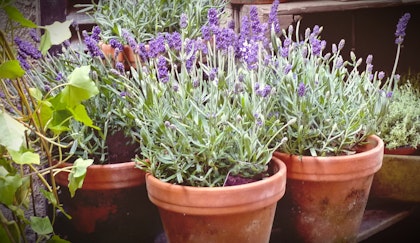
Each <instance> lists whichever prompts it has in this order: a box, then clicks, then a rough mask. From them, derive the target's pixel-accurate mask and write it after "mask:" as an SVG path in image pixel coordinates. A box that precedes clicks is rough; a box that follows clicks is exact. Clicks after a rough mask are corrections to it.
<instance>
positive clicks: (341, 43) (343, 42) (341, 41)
mask: <svg viewBox="0 0 420 243" xmlns="http://www.w3.org/2000/svg"><path fill="white" fill-rule="evenodd" d="M345 44H346V41H345V40H344V39H341V40H340V42H339V43H338V50H342V49H343V48H344V45H345Z"/></svg>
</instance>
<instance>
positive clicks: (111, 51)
mask: <svg viewBox="0 0 420 243" xmlns="http://www.w3.org/2000/svg"><path fill="white" fill-rule="evenodd" d="M99 46H100V47H101V50H102V52H103V54H104V55H105V56H106V57H108V58H110V59H111V60H114V58H115V57H114V56H115V48H112V47H111V45H110V44H104V43H100V44H99ZM117 61H119V62H122V63H123V64H124V68H125V70H130V67H131V66H132V67H134V68H136V54H134V51H133V49H132V48H131V47H130V46H129V45H124V51H122V52H120V53H119V54H118V56H117Z"/></svg>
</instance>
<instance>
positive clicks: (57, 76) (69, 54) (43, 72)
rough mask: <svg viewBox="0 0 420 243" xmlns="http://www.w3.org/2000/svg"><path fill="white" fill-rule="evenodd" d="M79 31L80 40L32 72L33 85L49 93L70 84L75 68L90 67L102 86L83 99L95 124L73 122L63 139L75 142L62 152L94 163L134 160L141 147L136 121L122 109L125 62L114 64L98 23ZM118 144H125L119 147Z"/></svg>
mask: <svg viewBox="0 0 420 243" xmlns="http://www.w3.org/2000/svg"><path fill="white" fill-rule="evenodd" d="M77 34H78V40H79V42H74V43H73V44H72V45H63V48H62V50H61V53H59V54H57V55H55V56H51V55H47V56H44V57H42V58H40V59H39V60H37V63H36V64H37V66H38V68H33V69H31V70H29V71H28V75H29V76H30V77H31V80H32V81H33V85H34V86H35V87H38V88H39V90H41V93H43V94H45V93H49V92H52V91H50V89H51V87H56V86H58V87H59V86H62V85H63V84H64V83H66V82H67V77H68V76H69V75H70V74H71V72H72V70H74V69H75V68H77V67H89V69H90V72H89V78H90V79H91V80H92V82H94V83H95V86H96V87H97V89H98V94H97V95H96V96H94V97H92V98H91V99H89V100H86V101H84V102H83V105H84V108H85V113H86V114H88V115H89V117H90V119H91V124H92V125H90V126H86V124H81V123H80V122H77V121H74V122H70V123H69V126H68V127H67V130H65V131H63V133H61V135H60V139H61V140H62V141H64V142H68V143H70V142H71V147H70V148H69V149H67V150H65V151H61V152H60V153H63V154H66V155H69V156H72V158H73V159H75V158H77V157H81V158H84V159H93V160H94V162H93V163H94V164H110V163H122V162H128V161H131V159H132V158H134V156H135V153H136V152H137V150H136V149H137V148H138V145H135V142H134V139H132V137H131V136H130V134H129V132H130V130H131V129H130V128H131V126H132V125H131V124H130V123H132V122H131V120H130V119H127V118H126V117H125V116H124V114H123V113H119V112H118V111H120V110H121V108H123V107H124V105H125V102H124V100H123V98H124V95H125V94H124V91H123V90H122V89H121V87H120V86H118V82H119V81H118V79H120V78H121V77H122V76H128V75H129V73H126V72H125V69H124V65H123V64H122V63H121V62H116V63H114V62H113V61H112V59H110V58H109V57H107V56H105V55H104V54H103V52H102V50H101V48H100V45H99V42H100V41H101V37H100V35H101V29H100V28H99V27H98V26H94V27H93V28H92V31H91V32H90V33H88V32H87V31H86V30H84V31H82V33H79V32H77ZM118 43H119V42H118ZM118 43H117V44H118ZM117 50H119V49H117ZM108 87H111V88H112V89H119V90H120V92H118V93H115V92H110V91H109V88H108ZM116 144H121V146H122V147H119V148H115V146H116ZM57 154H59V153H57ZM70 162H72V160H70Z"/></svg>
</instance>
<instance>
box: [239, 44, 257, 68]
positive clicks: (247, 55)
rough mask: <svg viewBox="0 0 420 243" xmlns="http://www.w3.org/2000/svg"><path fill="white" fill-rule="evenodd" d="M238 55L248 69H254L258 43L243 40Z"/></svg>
mask: <svg viewBox="0 0 420 243" xmlns="http://www.w3.org/2000/svg"><path fill="white" fill-rule="evenodd" d="M239 51H240V53H239V56H240V58H242V60H244V61H245V63H246V64H247V67H248V69H255V68H256V67H257V66H256V64H257V62H258V43H255V42H254V41H253V40H249V42H248V41H245V42H244V43H243V44H242V47H241V48H240V50H239Z"/></svg>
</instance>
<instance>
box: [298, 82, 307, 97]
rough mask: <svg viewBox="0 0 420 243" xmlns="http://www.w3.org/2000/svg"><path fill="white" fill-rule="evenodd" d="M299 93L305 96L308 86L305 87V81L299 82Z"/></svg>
mask: <svg viewBox="0 0 420 243" xmlns="http://www.w3.org/2000/svg"><path fill="white" fill-rule="evenodd" d="M297 93H298V95H299V97H303V96H304V95H305V93H306V87H305V84H304V83H303V82H300V83H299V87H298V90H297Z"/></svg>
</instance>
